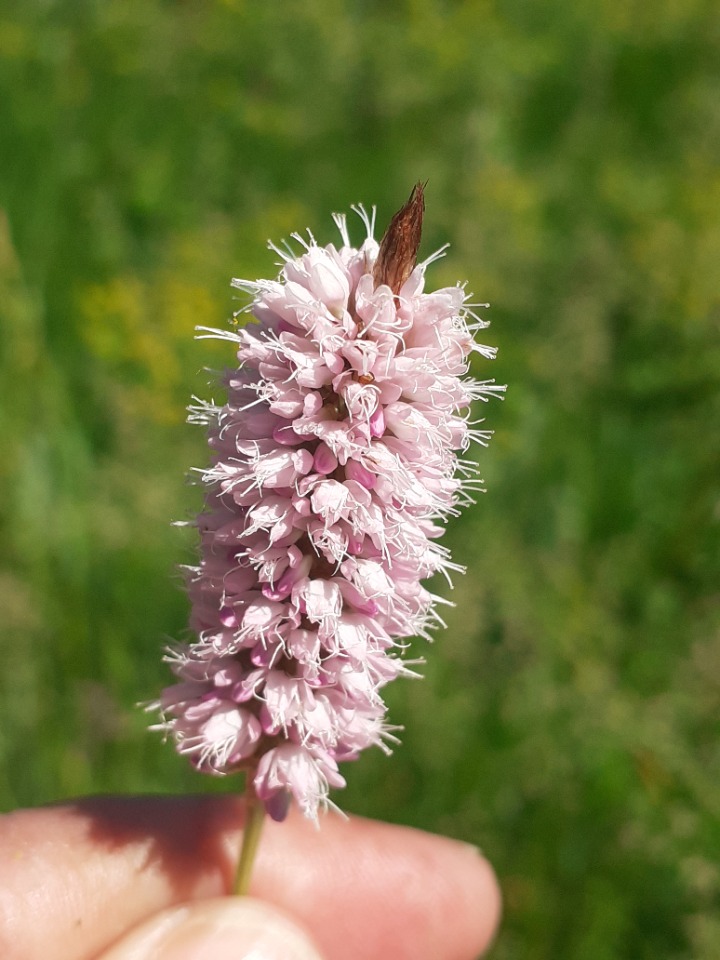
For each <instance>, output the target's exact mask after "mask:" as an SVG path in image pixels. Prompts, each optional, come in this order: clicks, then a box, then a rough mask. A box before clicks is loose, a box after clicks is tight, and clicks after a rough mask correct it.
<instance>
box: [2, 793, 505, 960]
mask: <svg viewBox="0 0 720 960" xmlns="http://www.w3.org/2000/svg"><path fill="white" fill-rule="evenodd" d="M242 821H243V812H242V805H241V803H240V802H239V801H238V800H236V799H235V798H231V797H174V798H166V797H98V798H88V799H83V800H78V801H76V802H73V803H68V804H63V805H59V806H53V807H44V808H39V809H34V810H20V811H16V812H14V813H9V814H6V815H5V816H2V817H0V864H1V865H2V866H1V867H0V956H2V957H3V958H5V960H50V958H52V960H96V958H98V957H99V956H100V955H101V954H102V952H103V951H105V950H107V949H108V948H110V946H111V945H112V944H114V943H116V942H117V941H118V940H120V939H121V938H122V937H123V936H124V935H126V934H127V932H128V931H130V930H132V929H133V928H135V927H136V926H137V925H139V924H141V923H142V922H143V921H147V920H148V918H151V917H153V916H154V915H156V914H159V913H160V912H161V911H163V910H166V909H167V908H169V907H173V906H174V905H178V904H183V903H188V902H194V901H197V900H210V899H211V898H218V897H222V896H223V895H225V894H227V893H228V892H229V890H230V887H231V883H232V877H233V871H234V864H235V861H236V859H237V851H238V848H239V843H240V840H241V826H242ZM251 894H252V895H253V897H255V898H258V899H259V900H261V901H264V902H265V903H266V904H268V905H271V906H272V907H274V908H277V909H278V910H279V911H281V912H282V914H284V915H285V917H287V918H288V919H289V920H290V921H291V922H292V923H293V924H294V925H297V926H299V927H301V928H302V929H303V930H304V931H305V932H306V933H307V935H308V938H309V940H310V941H311V942H312V943H313V944H314V945H315V946H316V947H317V949H318V950H319V951H320V954H321V955H322V957H323V958H326V960H371V958H372V960H384V958H388V960H389V958H392V960H410V958H412V960H474V958H476V957H477V956H478V955H479V954H480V953H481V952H482V951H483V950H485V949H486V947H487V946H488V944H489V942H490V941H491V939H492V936H493V933H494V931H495V929H496V926H497V922H498V917H499V911H500V898H499V893H498V888H497V884H496V881H495V878H494V875H493V873H492V870H491V868H490V867H489V866H488V864H487V862H486V861H485V860H484V859H483V858H482V857H481V856H480V854H479V853H478V852H477V850H476V849H475V848H473V847H470V846H467V845H466V844H462V843H458V842H456V841H453V840H449V839H446V838H444V837H438V836H433V835H431V834H427V833H423V832H421V831H418V830H412V829H410V828H407V827H398V826H392V825H389V824H385V823H378V822H373V821H370V820H363V819H361V818H357V817H351V818H349V819H345V818H343V817H342V816H340V815H339V814H336V813H329V814H327V815H326V816H324V817H322V818H321V821H320V826H319V828H316V827H315V826H314V825H313V824H312V823H311V822H309V821H307V820H306V819H304V818H303V817H301V816H298V815H292V814H291V816H290V817H289V818H288V820H287V821H286V822H285V823H282V824H276V823H272V822H268V823H267V824H266V825H265V827H264V832H263V837H262V842H261V846H260V852H259V855H258V859H257V863H256V865H255V871H254V874H253V881H252V886H251ZM220 906H221V907H222V902H221V904H220ZM275 912H276V911H274V910H273V915H274V914H275Z"/></svg>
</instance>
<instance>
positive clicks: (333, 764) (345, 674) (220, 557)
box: [154, 183, 504, 887]
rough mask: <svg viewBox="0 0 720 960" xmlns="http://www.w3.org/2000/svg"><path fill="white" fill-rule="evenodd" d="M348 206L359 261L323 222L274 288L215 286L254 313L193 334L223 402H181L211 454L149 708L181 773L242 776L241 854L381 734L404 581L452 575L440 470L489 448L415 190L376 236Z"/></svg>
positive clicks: (408, 600)
mask: <svg viewBox="0 0 720 960" xmlns="http://www.w3.org/2000/svg"><path fill="white" fill-rule="evenodd" d="M354 209H355V210H356V212H358V213H359V216H360V217H361V219H362V220H363V223H364V225H365V229H366V231H367V234H368V235H367V238H366V239H365V240H364V241H363V243H362V245H361V246H360V247H359V249H356V248H354V247H352V246H351V245H350V240H349V234H348V229H347V223H346V220H345V217H344V216H340V215H335V222H336V224H337V226H338V229H339V231H340V235H341V240H342V245H341V246H340V248H339V249H338V248H336V247H335V246H334V245H333V244H328V245H327V246H325V247H321V246H318V244H317V242H316V240H315V238H314V237H313V236H312V234H310V233H309V232H308V233H307V234H305V235H304V236H302V235H300V234H293V237H294V238H295V240H296V242H297V243H298V244H299V246H300V250H299V252H298V253H297V255H296V254H295V253H294V252H293V251H292V249H291V248H288V251H289V252H288V253H287V254H286V252H285V249H284V248H280V247H277V246H275V245H272V249H273V250H274V251H275V252H276V253H277V254H278V255H279V256H280V258H281V263H280V267H281V269H280V274H279V277H278V278H277V279H276V280H272V281H268V280H256V281H246V280H234V281H233V285H234V286H235V287H237V288H238V289H240V290H241V291H244V292H245V293H246V294H248V295H249V298H250V300H251V302H250V304H249V308H248V309H249V312H250V313H251V315H252V316H253V317H254V322H251V323H249V324H248V325H246V326H240V327H238V326H235V327H234V328H233V329H232V330H231V331H210V332H212V333H213V335H215V336H217V337H219V338H220V339H223V340H229V341H230V342H233V343H235V344H236V345H237V359H238V365H237V367H235V368H233V369H231V370H229V371H227V373H226V375H225V378H224V380H225V383H224V385H225V387H226V390H227V401H226V403H225V404H224V405H222V406H218V405H216V404H214V403H212V402H210V403H204V402H202V401H198V400H197V398H193V399H194V400H195V403H194V404H193V406H192V407H191V408H190V419H191V420H192V421H194V422H201V423H204V424H205V425H206V427H207V430H208V436H209V445H210V448H211V451H212V461H211V464H210V466H209V467H208V468H206V469H205V470H203V471H202V472H201V473H202V478H203V481H204V483H205V485H206V496H205V505H204V509H203V512H202V513H201V514H200V516H199V517H198V518H197V521H196V526H197V529H198V531H199V535H200V560H199V563H198V564H197V565H196V566H193V567H191V568H189V569H188V570H187V584H188V592H189V595H190V599H191V602H192V614H191V619H190V628H191V630H192V632H193V633H194V635H195V639H194V642H192V643H187V644H183V645H178V646H177V647H176V648H175V649H173V651H172V652H171V653H170V654H169V655H168V657H167V659H168V662H169V664H170V667H171V669H172V671H173V673H174V674H175V677H176V682H175V683H174V684H173V685H172V686H169V687H167V689H165V690H164V691H163V692H162V694H161V696H160V698H159V700H158V702H157V704H155V705H154V706H155V707H156V708H157V709H158V710H159V711H160V713H161V717H162V720H161V723H160V724H158V726H159V727H160V728H161V729H163V730H165V731H166V732H167V733H168V734H170V735H171V736H172V737H173V739H174V741H175V743H176V746H177V750H178V752H179V753H181V754H183V755H185V756H186V757H187V758H188V759H189V760H190V762H191V763H193V764H194V765H195V766H196V767H197V768H198V769H199V770H201V771H205V772H208V773H212V774H219V775H223V774H229V773H233V772H236V771H243V772H245V774H246V778H247V796H248V797H249V801H248V802H249V810H250V820H249V822H250V823H251V824H253V825H254V826H252V831H251V832H252V833H253V837H254V839H253V840H252V843H253V844H254V843H256V841H257V832H258V830H259V826H258V824H259V822H260V820H259V815H258V810H260V811H261V812H262V811H263V810H264V811H266V812H267V813H268V814H269V815H270V816H271V817H273V818H274V819H277V820H281V819H283V817H284V816H285V815H286V813H287V810H288V807H289V806H290V804H291V803H294V804H296V805H297V806H298V807H299V808H300V809H301V810H302V811H303V813H304V814H306V815H307V816H308V817H310V818H312V819H317V815H318V810H319V809H320V808H323V807H326V806H327V805H328V804H329V803H330V800H329V791H330V789H337V788H340V787H342V786H344V783H345V781H344V779H343V776H342V775H341V773H340V770H339V764H340V763H342V762H343V761H345V760H352V759H355V758H356V757H357V756H358V755H359V754H360V753H361V752H362V751H363V750H364V749H365V748H366V747H369V746H373V745H374V746H380V747H382V748H383V749H385V750H386V751H387V752H389V748H388V744H392V743H394V742H396V740H395V737H394V735H393V731H394V730H396V729H397V728H395V727H391V726H389V725H388V724H387V722H386V719H385V714H386V709H385V704H384V702H383V699H382V689H383V687H384V686H385V685H386V684H387V683H389V682H390V681H391V680H394V679H395V678H396V677H398V676H400V675H405V676H415V675H416V674H415V672H414V671H413V670H412V669H411V667H412V666H415V665H417V664H418V663H419V662H420V661H418V660H408V659H405V657H404V652H405V649H406V647H407V641H408V639H409V638H410V637H413V636H422V637H429V636H430V633H431V631H432V630H434V629H436V628H437V627H439V626H440V625H442V619H441V617H440V616H439V614H438V609H437V608H438V605H439V603H441V602H442V601H441V600H440V599H439V598H438V597H436V596H434V595H433V594H431V593H430V592H429V591H428V590H427V589H426V588H425V587H423V586H422V582H421V581H423V580H424V579H426V578H427V577H430V576H432V575H433V574H435V573H438V572H439V573H442V574H443V575H444V576H445V577H446V578H449V576H450V573H451V572H457V571H459V570H461V568H460V567H458V566H457V565H456V564H454V563H452V561H451V558H450V554H449V551H448V550H447V549H446V548H444V547H441V546H440V545H438V543H437V538H438V537H439V536H440V535H441V533H442V531H443V527H442V524H443V523H444V522H445V521H446V520H447V518H448V517H450V516H454V515H455V514H456V513H457V512H458V510H459V508H460V507H461V506H464V505H465V504H467V503H469V502H472V494H473V493H474V492H475V491H476V490H477V489H478V482H479V481H478V479H477V468H476V467H475V465H474V464H473V463H472V462H471V461H468V460H465V459H464V460H459V459H458V451H459V452H460V453H462V452H464V451H466V450H467V448H468V446H469V444H470V443H471V442H472V441H476V442H479V443H482V444H484V443H486V442H487V439H488V437H489V432H488V431H485V430H479V429H478V428H477V423H478V421H473V420H472V419H471V415H470V405H471V403H472V401H473V400H474V399H483V400H485V399H487V398H488V397H489V396H498V395H500V394H501V392H502V391H503V390H504V387H499V386H497V385H496V384H495V383H494V381H492V380H489V381H488V380H485V381H482V382H477V381H474V380H472V379H471V378H470V377H468V358H469V357H470V355H471V353H473V352H476V353H479V354H480V355H481V356H482V357H484V358H486V359H491V358H492V357H493V356H494V349H493V348H490V347H483V346H480V345H478V344H476V343H475V342H474V340H473V332H474V331H476V330H479V329H482V328H483V327H484V326H485V325H486V324H485V323H484V322H483V321H481V320H480V319H479V318H478V317H477V316H476V314H475V313H474V312H473V308H475V309H476V308H477V306H478V305H477V304H476V303H472V302H471V301H470V295H469V294H466V292H465V288H464V286H460V285H458V286H454V287H447V288H443V289H441V290H436V291H434V292H431V293H425V292H424V284H425V271H426V268H427V266H428V265H429V264H430V263H432V261H433V260H434V259H435V258H434V257H430V258H429V259H427V260H425V261H424V262H421V263H417V254H418V249H419V246H420V237H421V232H422V220H423V211H424V193H423V185H422V184H420V183H418V184H417V185H416V186H415V187H414V189H413V191H412V193H411V195H410V198H409V200H408V202H407V203H406V204H405V206H404V207H402V209H401V210H400V211H399V212H398V213H397V214H396V215H395V216H394V217H393V219H392V221H391V223H390V226H389V227H388V229H387V231H386V233H385V235H384V237H383V238H382V241H381V243H380V244H379V245H378V243H377V242H376V241H375V239H374V237H373V231H374V211H373V214H372V216H370V215H368V213H367V212H366V210H365V208H364V207H362V206H358V207H356V208H354ZM441 252H444V248H443V251H441ZM240 312H242V311H240ZM208 332H209V331H206V330H204V329H203V330H201V331H200V335H201V336H205V335H207V333H208ZM248 858H249V859H248ZM251 859H252V857H251V856H250V854H248V853H247V851H246V854H244V858H243V862H242V864H241V870H240V874H241V875H242V877H244V878H245V879H242V880H240V881H239V885H240V886H242V887H244V886H246V878H247V875H248V871H249V866H248V863H249V860H251Z"/></svg>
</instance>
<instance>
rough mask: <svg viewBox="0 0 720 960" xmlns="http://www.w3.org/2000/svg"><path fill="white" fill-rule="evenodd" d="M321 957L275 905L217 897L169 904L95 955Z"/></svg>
mask: <svg viewBox="0 0 720 960" xmlns="http://www.w3.org/2000/svg"><path fill="white" fill-rule="evenodd" d="M208 957H212V960H322V957H321V956H320V954H319V953H318V952H317V950H316V949H315V947H314V946H313V944H312V942H311V940H310V938H309V937H308V935H307V934H306V933H305V931H304V930H302V929H301V928H300V927H298V926H296V925H295V923H294V922H293V921H292V920H290V919H289V918H288V917H286V916H285V914H283V913H280V911H278V910H276V908H275V907H271V906H269V904H267V903H263V902H262V901H260V900H253V899H251V898H250V897H218V898H217V899H214V900H197V901H195V902H192V903H186V904H182V905H181V906H178V907H171V908H170V909H168V910H163V911H162V913H158V914H156V915H155V916H154V917H151V918H150V919H149V920H146V921H145V923H142V924H140V926H139V927H135V929H134V930H132V931H131V932H130V933H129V934H127V936H125V937H123V938H122V940H119V941H118V942H117V943H116V944H115V945H114V946H113V947H111V948H110V950H108V951H107V952H106V953H103V954H102V955H101V956H100V957H98V958H97V960H207V958H208Z"/></svg>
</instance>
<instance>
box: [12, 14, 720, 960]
mask: <svg viewBox="0 0 720 960" xmlns="http://www.w3.org/2000/svg"><path fill="white" fill-rule="evenodd" d="M719 155H720V12H719V11H718V7H717V5H716V4H715V3H714V2H704V0H658V2H656V3H653V4H648V3H644V2H640V0H594V2H588V0H577V2H569V0H568V2H559V0H551V2H545V3H531V2H527V0H478V2H462V0H406V2H393V0H347V2H341V0H303V2H294V0H264V2H255V3H253V2H250V0H215V2H212V0H204V2H200V0H184V2H181V0H175V2H170V0H122V2H112V0H67V2H60V0H11V2H6V3H5V4H4V5H3V11H2V13H1V14H0V323H1V331H0V332H1V336H0V401H1V402H0V436H1V442H2V456H1V457H0V523H1V524H2V526H1V535H2V550H1V553H2V559H1V566H0V611H1V634H0V654H1V657H2V671H1V672H0V804H1V805H2V807H3V808H6V809H7V808H11V807H13V806H15V805H18V804H39V803H44V802H48V801H52V800H57V799H59V798H63V797H68V796H71V795H74V794H78V793H85V792H90V791H188V790H202V789H228V788H231V789H232V788H234V786H235V785H234V784H233V783H232V782H230V781H221V782H215V781H209V780H207V779H202V778H200V777H199V776H197V775H195V774H193V773H192V772H191V771H190V770H189V769H187V768H186V765H185V763H184V762H183V761H182V760H181V759H179V758H177V757H176V756H175V755H174V753H173V751H172V749H171V748H170V747H169V746H165V745H163V744H162V743H160V741H159V738H158V737H157V735H152V734H148V733H147V732H146V730H145V725H146V718H145V717H144V716H143V714H142V713H141V712H140V711H138V710H136V709H135V707H134V704H135V703H136V702H137V701H141V700H148V699H151V698H153V697H154V696H155V695H156V693H157V691H158V690H159V688H160V687H161V686H162V685H163V684H164V683H166V682H167V680H168V672H167V670H166V668H165V666H164V665H163V664H161V662H160V652H161V648H162V646H163V644H164V643H166V642H167V640H168V639H169V638H170V637H178V636H180V635H182V632H183V629H184V625H185V621H186V617H187V604H186V600H185V597H184V595H183V593H182V591H181V589H179V580H178V577H177V576H176V574H175V573H174V566H175V565H176V564H177V563H179V562H185V561H187V560H189V559H190V558H191V557H192V556H193V552H192V551H193V538H192V536H190V535H189V534H188V533H187V532H185V531H179V530H177V529H174V528H172V527H171V526H170V520H171V519H178V518H179V519H182V518H184V517H188V516H190V515H191V514H192V512H193V511H194V510H195V509H197V507H198V504H199V493H198V491H197V489H193V488H192V487H190V486H188V485H186V483H185V482H184V476H185V473H186V471H187V469H188V468H189V466H191V465H201V464H203V463H204V462H205V459H206V455H205V449H204V439H203V436H202V432H201V431H200V430H199V429H198V428H193V427H188V426H186V425H185V424H184V422H183V419H184V407H185V404H186V403H187V402H188V400H189V396H190V394H191V393H197V394H200V395H202V396H204V397H209V396H211V395H213V391H215V393H216V394H217V388H214V387H212V386H208V381H209V376H208V374H207V373H206V372H204V369H203V368H205V367H219V366H221V365H222V364H223V363H225V362H229V360H230V354H229V352H228V350H227V345H225V346H223V345H218V344H213V343H209V342H207V341H203V342H199V343H198V342H195V341H194V340H193V328H194V326H195V325H196V324H207V325H211V326H222V325H223V324H224V322H225V320H226V318H227V317H228V316H229V314H230V312H231V310H232V309H233V306H234V304H233V301H232V298H231V293H230V290H229V286H228V281H229V278H230V277H231V276H240V277H250V278H255V277H258V276H269V275H273V274H274V272H275V267H274V265H273V264H274V260H275V259H276V257H275V255H274V254H272V253H270V252H269V251H268V250H267V249H266V248H265V241H266V239H267V238H268V237H272V238H274V239H276V240H279V239H282V238H283V237H284V236H287V235H288V234H289V233H290V232H291V231H293V230H298V229H300V230H301V229H304V228H305V227H306V226H309V227H311V228H312V229H313V231H314V232H315V235H316V236H317V237H318V239H319V241H320V242H322V243H324V242H327V241H329V240H331V239H335V230H334V227H333V225H332V222H331V220H330V213H331V211H334V210H347V209H349V206H350V204H351V203H353V202H357V201H363V202H364V203H365V204H366V205H371V204H373V203H376V204H377V205H378V208H379V223H380V224H381V226H384V225H385V224H386V223H387V221H388V219H389V217H390V216H391V214H392V213H393V212H394V211H395V210H396V209H397V208H398V207H399V206H400V204H401V203H402V202H403V201H404V200H405V198H406V196H407V194H408V192H409V189H410V187H411V185H412V184H413V183H414V182H415V181H416V180H418V179H423V180H424V179H428V180H429V183H428V187H427V201H428V210H427V216H426V228H425V239H424V244H423V248H422V251H421V254H422V255H427V254H429V253H430V252H432V251H433V249H435V248H436V247H437V246H439V245H440V244H441V243H443V242H445V241H446V240H450V241H451V242H452V244H453V246H452V249H451V251H450V254H449V256H448V257H447V259H445V260H443V261H441V262H440V263H438V264H435V265H434V266H433V267H432V268H431V272H430V282H431V285H434V286H440V285H443V284H445V283H454V282H455V281H456V280H458V279H464V278H467V279H469V281H470V289H471V290H473V291H474V293H475V295H476V299H479V300H486V299H487V300H489V301H491V303H492V308H491V310H490V311H486V316H488V317H489V318H490V319H491V320H492V322H493V325H492V327H491V329H490V330H489V331H488V333H487V334H486V337H485V339H486V340H487V341H488V342H491V343H494V344H497V345H498V346H499V347H500V356H499V359H498V360H497V361H496V363H495V365H494V366H490V365H488V364H485V366H483V367H478V369H477V370H476V373H477V374H478V375H481V376H483V377H484V376H495V377H496V378H497V379H498V380H500V381H501V382H506V383H508V384H509V391H508V395H507V400H506V401H505V403H504V404H499V403H493V404H492V405H490V406H489V407H488V408H487V410H486V411H485V409H484V410H483V412H486V413H487V417H488V425H489V426H491V427H493V428H494V429H495V431H496V435H495V439H494V441H493V443H492V445H491V447H490V450H489V451H481V462H482V464H483V470H484V475H485V478H486V481H487V485H488V493H487V494H486V495H485V496H484V497H482V498H481V500H480V502H479V504H478V506H477V508H475V509H474V510H473V511H471V512H470V513H469V514H468V515H467V516H466V517H464V518H463V519H462V520H460V521H459V522H456V523H455V524H453V525H452V526H451V529H450V531H449V533H448V540H449V541H450V543H451V545H452V547H453V549H454V552H455V557H456V559H457V560H458V561H459V562H462V563H464V564H466V565H467V566H468V569H469V572H468V574H467V576H466V577H465V578H462V579H459V580H458V582H457V584H456V587H455V591H454V595H453V599H454V600H455V601H457V607H456V609H455V610H454V611H452V612H451V613H450V616H449V629H448V630H447V631H446V632H445V633H444V634H443V635H442V636H439V637H438V639H437V642H436V644H435V646H434V647H433V648H432V649H431V650H428V651H424V650H421V651H419V652H420V653H427V656H428V665H427V668H426V675H427V676H426V679H425V680H423V681H420V682H404V681H403V682H399V683H398V684H397V685H396V688H395V689H392V690H389V691H388V694H389V697H388V699H389V700H390V703H391V718H392V719H393V720H394V721H395V722H399V723H403V724H405V726H406V732H405V734H404V738H403V739H404V743H403V746H402V747H400V748H399V749H398V750H397V752H396V754H395V755H394V756H393V758H391V759H390V760H388V759H387V758H385V757H383V756H382V755H381V754H380V753H379V752H378V753H377V754H376V755H374V756H370V755H366V756H365V757H363V758H362V759H361V760H360V761H359V762H358V763H357V764H355V765H353V766H352V767H349V768H346V770H345V772H346V774H347V776H348V778H349V782H350V786H349V789H348V790H347V791H346V792H345V794H343V795H341V796H338V797H337V799H338V801H339V802H340V803H341V805H343V806H344V807H345V808H346V809H349V810H353V811H357V812H360V813H363V814H367V815H372V816H380V817H385V818H389V819H391V820H396V821H400V822H404V823H410V824H416V825H418V826H421V827H424V828H426V829H430V830H438V831H445V832H447V833H449V834H452V835H454V836H458V837H462V838H464V839H466V840H468V841H471V842H474V843H477V844H479V845H480V846H481V847H482V848H483V849H484V850H485V851H486V852H487V854H488V855H489V856H490V857H491V859H492V860H493V862H494V863H495V864H496V867H497V870H498V873H499V875H500V878H501V882H502V886H503V890H504V895H505V902H506V913H505V919H504V923H503V931H502V934H501V936H500V938H499V941H498V943H497V944H496V946H495V948H494V951H493V953H492V956H493V957H494V958H495V960H510V958H518V957H522V958H523V960H546V958H547V960H564V958H592V960H605V958H607V960H643V958H651V957H652V958H654V960H658V958H663V960H665V958H667V960H669V958H673V960H681V958H682V960H689V958H696V960H698V958H699V960H711V958H716V957H718V956H720V946H719V944H720V913H719V912H718V900H719V899H720V898H719V893H720V866H719V864H720V818H719V815H720V737H719V736H718V715H719V712H720V629H719V627H720V591H719V583H720V580H719V577H718V575H719V574H720V569H719V568H720V551H719V550H718V546H719V544H718V525H719V523H720V470H719V468H720V443H719V440H720V436H719V433H720V402H719V396H720V394H719V392H718V387H719V386H720V383H719V381H720V326H719V321H720V281H719V279H718V278H719V277H720V169H719V167H718V156H719ZM351 223H352V221H351ZM353 230H354V236H355V237H356V238H357V239H358V240H360V239H361V237H362V230H361V228H360V224H359V223H355V224H353Z"/></svg>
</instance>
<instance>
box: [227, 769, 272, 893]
mask: <svg viewBox="0 0 720 960" xmlns="http://www.w3.org/2000/svg"><path fill="white" fill-rule="evenodd" d="M246 797H247V814H246V816H245V829H244V831H243V838H242V846H241V848H240V859H239V860H238V867H237V873H236V874H235V886H234V887H233V893H236V894H238V896H244V895H245V894H246V893H247V892H248V891H249V889H250V877H251V875H252V868H253V864H254V863H255V854H256V853H257V848H258V844H259V843H260V834H261V832H262V825H263V820H264V818H265V807H264V805H263V803H262V801H260V800H258V798H257V797H256V796H255V792H254V791H253V790H252V788H249V789H248V791H247V794H246Z"/></svg>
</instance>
